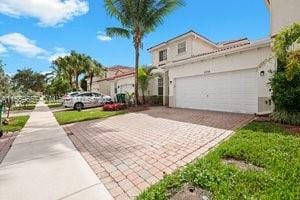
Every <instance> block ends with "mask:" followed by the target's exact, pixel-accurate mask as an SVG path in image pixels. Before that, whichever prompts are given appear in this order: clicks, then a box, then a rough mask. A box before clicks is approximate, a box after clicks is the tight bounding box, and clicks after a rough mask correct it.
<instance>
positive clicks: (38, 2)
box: [0, 0, 89, 26]
mask: <svg viewBox="0 0 300 200" xmlns="http://www.w3.org/2000/svg"><path fill="white" fill-rule="evenodd" d="M88 11H89V5H88V2H87V1H86V0H26V1H25V0H0V13H2V14H5V15H8V16H12V17H33V18H37V19H38V20H39V23H38V24H39V25H42V26H57V25H62V24H63V23H65V22H67V21H69V20H72V19H73V18H74V17H75V16H79V15H84V14H86V13H87V12H88Z"/></svg>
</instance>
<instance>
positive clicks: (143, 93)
mask: <svg viewBox="0 0 300 200" xmlns="http://www.w3.org/2000/svg"><path fill="white" fill-rule="evenodd" d="M142 95H143V104H144V105H145V104H146V100H145V91H144V90H142Z"/></svg>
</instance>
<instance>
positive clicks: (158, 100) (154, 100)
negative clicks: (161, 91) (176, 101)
mask: <svg viewBox="0 0 300 200" xmlns="http://www.w3.org/2000/svg"><path fill="white" fill-rule="evenodd" d="M150 104H151V105H154V106H162V105H163V96H157V95H154V96H150Z"/></svg>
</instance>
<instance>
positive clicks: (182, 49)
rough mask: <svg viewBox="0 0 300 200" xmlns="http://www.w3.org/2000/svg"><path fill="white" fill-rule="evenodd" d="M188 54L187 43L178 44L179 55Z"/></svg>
mask: <svg viewBox="0 0 300 200" xmlns="http://www.w3.org/2000/svg"><path fill="white" fill-rule="evenodd" d="M185 52H186V42H181V43H179V44H178V54H181V53H185Z"/></svg>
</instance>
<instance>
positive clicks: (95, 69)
mask: <svg viewBox="0 0 300 200" xmlns="http://www.w3.org/2000/svg"><path fill="white" fill-rule="evenodd" d="M87 58H88V59H87V63H86V65H85V73H86V75H87V77H88V79H89V90H90V91H92V86H93V78H94V77H95V76H99V75H102V74H103V71H104V70H103V66H102V65H101V64H100V63H99V62H97V61H96V60H93V59H92V58H91V57H89V56H88V57H87Z"/></svg>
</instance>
